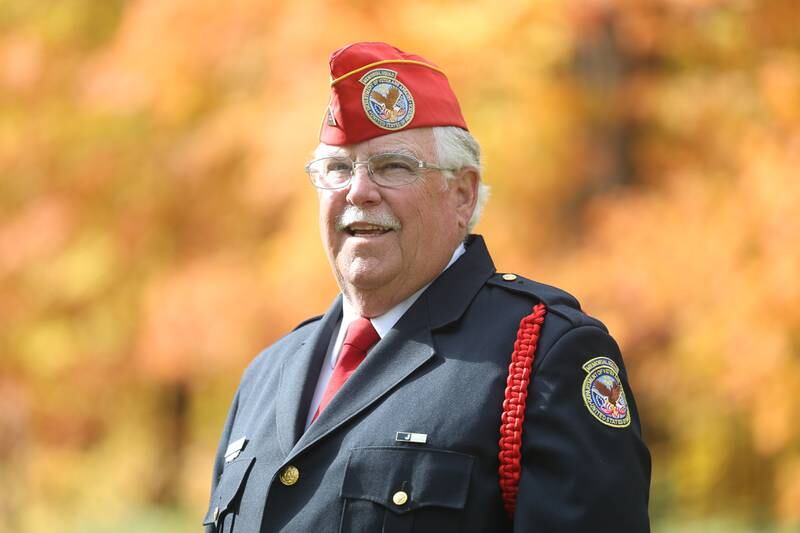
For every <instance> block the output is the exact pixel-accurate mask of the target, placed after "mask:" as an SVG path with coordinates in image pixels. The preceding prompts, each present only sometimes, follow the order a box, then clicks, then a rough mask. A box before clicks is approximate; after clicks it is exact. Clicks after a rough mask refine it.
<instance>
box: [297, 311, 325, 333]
mask: <svg viewBox="0 0 800 533" xmlns="http://www.w3.org/2000/svg"><path fill="white" fill-rule="evenodd" d="M322 316H323V315H317V316H312V317H311V318H307V319H306V320H303V321H302V322H300V323H299V324H297V325H296V326H295V327H294V329H293V330H292V331H297V330H298V329H300V328H302V327H303V326H305V325H306V324H310V323H312V322H316V321H317V320H319V319H321V318H322Z"/></svg>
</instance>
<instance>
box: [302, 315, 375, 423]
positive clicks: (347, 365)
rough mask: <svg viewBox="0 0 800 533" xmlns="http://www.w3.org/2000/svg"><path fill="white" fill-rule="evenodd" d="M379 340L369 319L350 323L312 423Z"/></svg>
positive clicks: (359, 319)
mask: <svg viewBox="0 0 800 533" xmlns="http://www.w3.org/2000/svg"><path fill="white" fill-rule="evenodd" d="M379 340H380V336H379V335H378V332H377V331H375V328H374V327H372V322H370V321H369V319H368V318H363V317H361V318H358V319H357V320H354V321H353V322H351V323H350V326H349V327H348V328H347V333H345V335H344V342H343V343H342V349H341V351H340V352H339V358H338V359H337V360H336V366H335V367H334V369H333V374H331V379H330V381H328V386H327V387H325V393H324V394H323V395H322V400H321V401H320V402H319V407H317V412H316V413H314V418H313V419H311V421H312V422H313V421H314V420H316V419H317V417H318V416H319V414H320V413H321V412H322V410H323V409H325V408H326V407H327V406H328V404H329V403H330V401H331V399H333V397H334V395H335V394H336V393H337V392H338V391H339V389H340V388H341V387H342V385H344V382H345V381H347V378H349V377H350V374H352V373H353V372H355V371H356V368H358V365H360V364H361V361H363V360H364V358H365V357H366V356H367V351H369V349H370V348H372V347H373V346H374V345H375V343H376V342H378V341H379Z"/></svg>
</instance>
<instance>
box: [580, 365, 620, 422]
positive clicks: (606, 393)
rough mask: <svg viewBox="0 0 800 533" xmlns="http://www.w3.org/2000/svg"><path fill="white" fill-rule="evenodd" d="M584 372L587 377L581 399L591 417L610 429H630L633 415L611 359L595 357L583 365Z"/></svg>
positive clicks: (617, 371) (616, 368)
mask: <svg viewBox="0 0 800 533" xmlns="http://www.w3.org/2000/svg"><path fill="white" fill-rule="evenodd" d="M582 368H583V370H584V371H586V373H587V374H586V377H585V378H584V380H583V387H582V391H581V395H582V396H583V403H584V404H585V405H586V408H587V409H588V410H589V412H590V413H591V414H592V416H594V417H595V418H596V419H597V420H599V421H600V422H602V423H603V424H605V425H607V426H611V427H617V428H624V427H627V426H629V425H630V423H631V413H630V410H629V409H628V402H627V400H626V398H625V390H624V389H623V388H622V381H621V380H620V379H619V367H618V366H617V364H616V363H614V361H613V360H612V359H611V358H609V357H595V358H594V359H590V360H589V361H587V362H586V363H584V365H583V367H582Z"/></svg>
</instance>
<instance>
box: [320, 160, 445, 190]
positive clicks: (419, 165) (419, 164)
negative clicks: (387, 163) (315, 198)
mask: <svg viewBox="0 0 800 533" xmlns="http://www.w3.org/2000/svg"><path fill="white" fill-rule="evenodd" d="M379 157H397V158H401V159H407V160H408V161H409V163H412V166H414V171H415V173H414V179H413V180H411V181H409V182H407V183H400V184H395V185H386V184H383V183H379V182H377V181H375V172H374V171H373V169H372V166H371V165H370V162H372V161H373V160H374V159H375V158H379ZM326 159H341V160H348V161H350V163H351V167H350V177H349V178H348V179H347V181H345V182H344V183H342V184H341V185H337V186H336V187H324V186H322V185H319V184H318V183H317V182H316V181H315V180H314V174H313V172H312V170H311V166H312V165H313V164H314V163H317V162H319V161H324V160H326ZM359 166H364V167H366V168H367V176H369V179H370V180H371V181H372V182H373V183H374V184H375V185H377V186H379V187H386V188H399V187H405V186H406V185H411V184H412V183H414V182H415V181H417V180H418V179H419V171H422V170H438V171H440V172H447V171H451V172H452V171H454V170H457V169H455V168H445V167H439V166H436V165H434V164H432V163H428V162H427V161H423V160H421V159H418V158H417V157H415V156H413V155H409V154H402V153H396V152H384V153H380V154H374V155H371V156H369V157H368V158H367V160H366V161H355V160H353V159H350V158H349V157H346V156H332V155H329V156H326V157H319V158H317V159H313V160H311V161H309V162H308V163H306V166H305V172H306V174H308V178H309V179H310V180H311V184H312V185H313V186H314V187H316V188H317V189H323V190H326V191H334V190H337V189H344V188H345V187H347V186H348V185H350V182H352V181H353V178H354V177H355V175H356V170H357V169H358V167H359Z"/></svg>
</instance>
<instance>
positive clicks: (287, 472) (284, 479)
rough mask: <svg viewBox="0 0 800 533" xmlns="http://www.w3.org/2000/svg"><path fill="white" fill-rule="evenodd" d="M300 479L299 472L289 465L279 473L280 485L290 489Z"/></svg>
mask: <svg viewBox="0 0 800 533" xmlns="http://www.w3.org/2000/svg"><path fill="white" fill-rule="evenodd" d="M298 479H300V471H299V470H298V469H297V467H296V466H292V465H289V466H287V467H286V468H284V469H283V472H281V475H280V480H281V483H283V484H284V485H286V486H287V487H291V486H292V485H294V484H295V483H297V480H298Z"/></svg>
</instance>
